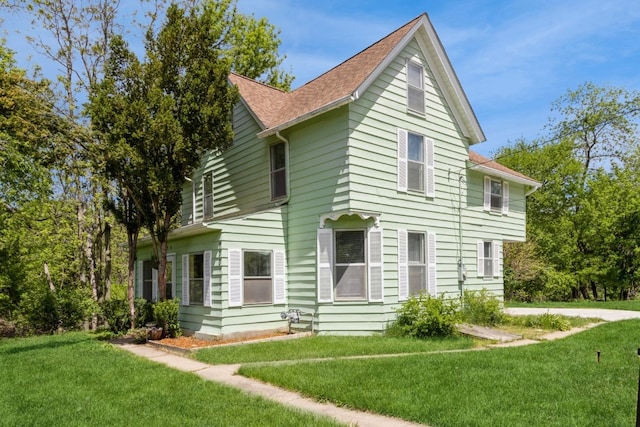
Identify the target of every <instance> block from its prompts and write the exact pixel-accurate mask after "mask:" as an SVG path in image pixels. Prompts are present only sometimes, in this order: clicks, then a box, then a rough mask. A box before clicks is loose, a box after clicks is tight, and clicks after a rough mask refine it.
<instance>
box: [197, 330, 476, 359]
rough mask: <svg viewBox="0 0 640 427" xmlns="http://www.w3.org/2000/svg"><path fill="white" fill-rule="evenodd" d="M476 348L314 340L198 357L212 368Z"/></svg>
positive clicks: (378, 339)
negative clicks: (233, 364) (283, 361)
mask: <svg viewBox="0 0 640 427" xmlns="http://www.w3.org/2000/svg"><path fill="white" fill-rule="evenodd" d="M473 345H474V341H473V340H472V339H470V338H465V337H454V338H445V339H437V338H434V339H430V340H419V339H409V338H386V337H382V336H369V337H336V336H311V337H306V338H299V339H294V340H287V341H271V342H261V343H255V344H246V345H242V346H226V347H212V348H209V349H204V350H200V351H198V352H197V353H195V355H194V357H195V358H196V359H197V360H200V361H202V362H205V363H211V364H224V363H250V362H273V361H279V360H300V359H315V358H332V357H348V356H361V355H372V354H398V353H425V352H433V351H444V350H458V349H468V348H471V347H473Z"/></svg>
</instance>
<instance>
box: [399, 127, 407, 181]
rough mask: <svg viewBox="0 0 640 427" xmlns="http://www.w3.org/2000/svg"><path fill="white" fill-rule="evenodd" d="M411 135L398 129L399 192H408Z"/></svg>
mask: <svg viewBox="0 0 640 427" xmlns="http://www.w3.org/2000/svg"><path fill="white" fill-rule="evenodd" d="M408 138H409V134H408V132H407V131H406V130H404V129H398V191H404V192H406V191H407V179H408V178H407V171H408V165H407V158H408V143H407V140H408Z"/></svg>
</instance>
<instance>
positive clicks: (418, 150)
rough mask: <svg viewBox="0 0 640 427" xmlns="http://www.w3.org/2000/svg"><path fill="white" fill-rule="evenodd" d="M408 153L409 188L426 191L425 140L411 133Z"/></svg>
mask: <svg viewBox="0 0 640 427" xmlns="http://www.w3.org/2000/svg"><path fill="white" fill-rule="evenodd" d="M407 148H408V152H407V168H408V170H407V188H408V189H409V190H414V191H424V138H423V137H422V135H416V134H415V133H411V132H409V140H408V146H407Z"/></svg>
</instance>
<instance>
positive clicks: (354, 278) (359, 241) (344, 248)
mask: <svg viewBox="0 0 640 427" xmlns="http://www.w3.org/2000/svg"><path fill="white" fill-rule="evenodd" d="M364 244H365V239H364V230H336V232H335V248H336V263H335V275H336V283H335V298H336V300H341V299H342V300H353V299H366V298H367V263H366V261H365V246H364Z"/></svg>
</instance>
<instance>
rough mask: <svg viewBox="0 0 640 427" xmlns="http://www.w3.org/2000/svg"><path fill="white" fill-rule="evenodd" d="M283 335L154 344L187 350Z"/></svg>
mask: <svg viewBox="0 0 640 427" xmlns="http://www.w3.org/2000/svg"><path fill="white" fill-rule="evenodd" d="M283 335H287V333H286V332H272V333H268V334H263V335H258V336H254V337H251V338H235V339H221V340H202V339H198V338H195V337H187V336H182V337H176V338H163V339H161V340H158V341H155V342H157V343H159V344H163V345H168V346H172V347H178V348H182V349H187V350H189V349H197V348H204V347H213V346H216V345H224V344H231V343H239V342H251V341H257V340H263V339H267V338H275V337H281V336H283Z"/></svg>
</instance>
